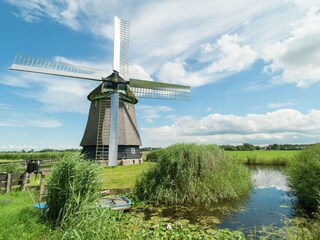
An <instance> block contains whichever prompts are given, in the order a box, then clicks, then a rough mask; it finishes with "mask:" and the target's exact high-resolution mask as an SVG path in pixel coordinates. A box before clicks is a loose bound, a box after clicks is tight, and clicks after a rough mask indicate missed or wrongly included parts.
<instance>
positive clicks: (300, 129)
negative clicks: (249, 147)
mask: <svg viewBox="0 0 320 240" xmlns="http://www.w3.org/2000/svg"><path fill="white" fill-rule="evenodd" d="M319 121H320V110H311V111H309V112H308V113H306V114H303V113H301V112H299V111H296V110H293V109H280V110H276V111H273V112H268V113H266V114H248V115H246V116H236V115H222V114H211V115H208V116H206V117H203V118H199V119H197V118H194V117H180V118H178V119H177V120H176V121H175V122H174V123H173V124H172V125H171V126H167V125H166V126H162V127H159V128H142V134H143V136H144V137H145V138H146V139H148V141H150V142H153V143H156V144H158V145H169V144H172V143H176V142H199V143H217V144H241V143H243V142H252V143H255V144H263V143H264V144H267V143H268V144H269V143H270V142H279V141H280V142H284V143H292V142H293V141H294V142H295V143H299V142H304V141H309V142H314V141H315V139H319V138H320V126H319V124H318V123H319Z"/></svg>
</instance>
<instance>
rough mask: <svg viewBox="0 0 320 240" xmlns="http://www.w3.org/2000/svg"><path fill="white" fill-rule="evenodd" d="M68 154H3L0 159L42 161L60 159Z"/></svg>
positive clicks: (0, 154)
mask: <svg viewBox="0 0 320 240" xmlns="http://www.w3.org/2000/svg"><path fill="white" fill-rule="evenodd" d="M66 154H68V152H65V151H64V152H56V151H54V152H1V153H0V159H7V160H18V159H24V160H38V159H39V160H42V159H58V158H61V157H63V156H64V155H66Z"/></svg>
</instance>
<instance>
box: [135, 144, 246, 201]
mask: <svg viewBox="0 0 320 240" xmlns="http://www.w3.org/2000/svg"><path fill="white" fill-rule="evenodd" d="M153 157H154V159H153V161H156V162H157V163H158V164H156V165H154V166H153V167H152V168H151V169H150V170H149V171H146V172H144V173H142V174H141V176H140V178H138V180H137V182H136V185H135V188H134V189H133V194H134V195H135V196H136V198H137V199H138V200H142V201H151V202H155V203H164V204H183V203H185V204H193V205H200V204H213V203H217V202H219V201H225V200H235V199H237V198H240V197H241V196H243V195H245V194H246V193H247V192H248V191H249V189H250V188H251V180H250V174H249V173H248V171H247V170H246V169H245V167H244V166H242V165H241V164H240V163H239V162H238V161H235V160H232V159H229V158H228V157H227V155H226V154H225V153H224V151H223V150H222V149H221V148H219V147H218V146H216V145H198V144H177V145H174V146H171V147H168V148H165V149H161V150H157V151H154V155H153Z"/></svg>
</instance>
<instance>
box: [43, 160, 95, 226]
mask: <svg viewBox="0 0 320 240" xmlns="http://www.w3.org/2000/svg"><path fill="white" fill-rule="evenodd" d="M98 170H99V167H98V166H97V165H95V164H93V163H91V162H89V161H85V160H84V159H83V157H82V156H81V155H79V154H68V155H65V156H64V157H63V158H62V159H61V160H60V161H59V162H58V163H56V164H55V165H54V167H53V169H52V173H51V176H50V178H49V181H48V184H47V195H46V201H47V205H48V209H47V211H46V218H47V219H48V220H50V221H52V222H53V223H54V224H55V225H61V224H63V223H64V222H68V219H69V218H71V217H72V216H73V215H74V214H75V213H76V212H77V211H78V210H79V209H81V208H82V206H86V205H92V204H94V203H95V202H96V200H97V198H98V197H99V193H100V190H101V180H100V177H99V174H98Z"/></svg>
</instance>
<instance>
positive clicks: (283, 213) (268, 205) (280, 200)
mask: <svg viewBox="0 0 320 240" xmlns="http://www.w3.org/2000/svg"><path fill="white" fill-rule="evenodd" d="M250 170H251V171H252V179H253V181H254V188H253V191H252V193H251V195H250V198H249V201H248V202H247V203H246V204H245V206H244V209H245V211H238V212H236V213H234V214H230V215H227V216H224V217H223V218H222V220H221V224H220V225H219V227H222V228H230V229H236V228H242V227H244V228H251V227H254V226H266V225H272V226H274V227H282V226H283V225H284V223H283V219H284V218H289V217H291V215H292V200H293V199H292V197H290V196H289V195H288V190H289V187H288V182H287V180H286V177H285V175H284V174H283V171H282V169H281V168H265V167H264V168H261V167H255V168H251V169H250Z"/></svg>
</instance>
